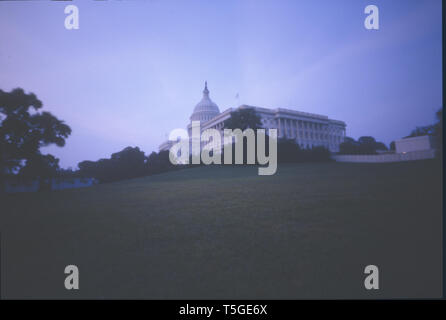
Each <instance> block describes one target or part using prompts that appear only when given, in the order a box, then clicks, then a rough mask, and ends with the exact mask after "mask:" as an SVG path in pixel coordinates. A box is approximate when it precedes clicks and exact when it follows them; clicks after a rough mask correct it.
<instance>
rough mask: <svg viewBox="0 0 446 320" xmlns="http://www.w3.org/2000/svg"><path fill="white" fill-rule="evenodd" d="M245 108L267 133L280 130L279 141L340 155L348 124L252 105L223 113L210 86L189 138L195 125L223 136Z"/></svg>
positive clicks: (194, 116) (196, 111) (163, 147)
mask: <svg viewBox="0 0 446 320" xmlns="http://www.w3.org/2000/svg"><path fill="white" fill-rule="evenodd" d="M245 108H252V109H254V110H255V111H256V113H257V114H258V115H259V117H260V119H261V122H262V127H263V128H265V129H267V132H268V129H277V136H278V138H279V139H292V140H294V141H295V142H296V143H297V144H298V145H299V146H300V147H301V148H303V149H311V148H313V147H316V146H323V147H325V148H327V149H328V150H329V151H331V152H339V145H340V144H341V143H342V142H343V141H344V137H345V134H346V124H345V122H343V121H339V120H333V119H329V118H328V117H327V116H324V115H318V114H314V113H308V112H301V111H296V110H290V109H284V108H277V109H267V108H262V107H255V106H249V105H241V106H239V107H237V108H229V109H226V110H225V111H223V112H220V109H219V108H218V106H217V104H216V103H215V102H213V101H212V100H211V98H210V96H209V90H208V88H207V83H205V87H204V90H203V98H202V99H201V101H200V102H199V103H198V104H197V105H196V106H195V108H194V111H193V113H192V115H191V117H190V123H189V124H188V126H187V131H188V133H189V137H190V136H191V130H192V124H191V123H192V121H200V127H201V131H204V130H206V129H210V128H212V129H217V130H220V131H221V133H222V136H223V129H224V122H225V120H227V119H229V118H230V116H231V112H234V111H236V110H238V109H245ZM173 143H174V142H173V141H166V142H164V143H162V144H161V145H160V146H159V150H160V151H164V150H169V149H170V147H171V145H172V144H173Z"/></svg>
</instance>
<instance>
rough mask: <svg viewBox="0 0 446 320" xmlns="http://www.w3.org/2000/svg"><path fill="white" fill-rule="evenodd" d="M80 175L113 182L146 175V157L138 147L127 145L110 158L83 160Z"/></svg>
mask: <svg viewBox="0 0 446 320" xmlns="http://www.w3.org/2000/svg"><path fill="white" fill-rule="evenodd" d="M78 167H79V175H80V176H82V177H93V178H96V179H98V180H99V181H101V182H112V181H118V180H124V179H131V178H135V177H140V176H144V175H145V174H146V173H147V168H146V157H145V155H144V152H143V151H141V150H140V149H139V148H138V147H135V148H132V147H127V148H124V149H123V150H121V151H119V152H116V153H113V154H112V155H111V158H110V159H99V160H98V161H82V162H80V163H79V164H78Z"/></svg>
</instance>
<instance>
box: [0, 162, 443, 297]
mask: <svg viewBox="0 0 446 320" xmlns="http://www.w3.org/2000/svg"><path fill="white" fill-rule="evenodd" d="M441 183H442V180H441V167H440V165H439V163H437V162H435V161H421V162H412V163H391V164H342V163H320V164H295V165H280V166H279V169H278V172H277V174H276V175H274V176H258V175H257V168H256V167H228V166H213V167H198V168H193V169H186V170H180V171H175V172H170V173H165V174H161V175H156V176H150V177H145V178H140V179H134V180H128V181H123V182H118V183H111V184H103V185H98V186H94V187H91V188H86V189H77V190H64V191H58V192H49V193H35V194H14V195H8V196H7V197H5V198H2V199H1V200H2V205H1V208H2V212H1V215H0V223H1V224H0V226H1V232H2V238H1V240H2V243H1V245H2V252H1V258H2V259H1V262H2V270H1V271H2V274H1V276H2V278H1V280H2V281H1V286H2V287H1V289H2V297H3V298H155V299H163V298H204V299H211V298H252V299H258V298H264V299H279V298H283V299H296V298H375V297H381V298H393V297H437V296H439V295H440V294H441V270H442V269H441V224H442V220H441ZM68 264H75V265H77V266H78V267H79V269H80V290H79V291H76V292H74V291H67V290H65V289H64V286H63V282H64V278H65V275H64V273H63V271H64V267H65V266H66V265H68ZM368 264H376V265H378V267H379V268H380V280H381V283H380V285H381V289H380V290H379V291H375V292H369V291H366V290H365V289H364V286H363V280H364V274H363V270H364V267H365V266H366V265H368Z"/></svg>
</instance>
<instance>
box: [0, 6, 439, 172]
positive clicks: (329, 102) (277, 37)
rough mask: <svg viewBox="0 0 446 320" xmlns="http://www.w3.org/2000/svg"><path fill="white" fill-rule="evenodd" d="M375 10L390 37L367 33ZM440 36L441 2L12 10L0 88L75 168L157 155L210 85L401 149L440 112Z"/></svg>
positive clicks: (223, 99) (0, 18)
mask: <svg viewBox="0 0 446 320" xmlns="http://www.w3.org/2000/svg"><path fill="white" fill-rule="evenodd" d="M69 4H75V5H76V6H77V7H78V8H79V27H80V28H79V29H78V30H67V29H66V28H65V26H64V21H65V17H66V16H67V15H66V14H65V13H64V8H65V7H66V6H67V5H69ZM369 4H374V5H376V6H378V8H379V30H367V29H366V28H365V27H364V20H365V18H366V16H367V15H366V14H365V13H364V8H365V7H366V6H367V5H369ZM441 27H442V25H441V0H373V1H371V0H367V1H363V0H336V1H334V0H300V1H296V0H289V1H287V0H213V1H209V0H188V1H184V0H178V1H173V0H127V1H124V0H121V1H118V0H108V1H93V0H74V1H71V2H55V1H47V0H41V1H0V89H2V90H4V91H10V90H12V89H13V88H17V87H21V88H23V89H24V90H25V91H26V92H34V93H35V94H36V95H37V96H38V98H39V99H40V100H42V102H43V105H44V108H43V110H46V111H50V112H51V113H53V114H54V115H55V116H56V117H58V118H59V119H62V120H64V121H65V122H66V123H67V124H68V125H69V126H70V127H71V128H72V130H73V132H72V134H71V136H70V137H69V138H68V139H67V143H66V145H65V146H64V147H63V148H59V147H55V146H52V147H48V148H45V149H44V150H43V153H51V154H53V155H55V156H57V157H58V158H60V165H61V166H62V167H65V168H67V167H72V168H76V166H77V164H78V163H79V162H80V161H83V160H98V159H100V158H107V157H110V155H111V154H112V153H114V152H117V151H120V150H122V149H123V148H125V147H127V146H138V147H140V148H141V149H142V150H143V151H144V152H145V153H146V154H150V153H151V152H152V151H158V146H159V144H161V143H162V142H163V141H164V140H166V137H167V134H168V133H169V132H170V131H171V130H173V129H175V128H185V127H186V125H187V124H188V122H189V117H190V115H191V114H192V111H193V109H194V106H195V105H196V104H197V103H198V102H199V101H200V100H201V97H202V90H203V87H204V81H205V80H207V81H208V87H209V90H210V95H211V99H212V100H213V101H214V102H215V103H217V105H218V106H219V108H220V111H224V110H226V109H228V108H230V107H236V106H238V105H240V104H248V105H253V106H259V107H266V108H278V107H280V108H289V109H293V110H298V111H304V112H311V113H317V114H322V115H326V116H328V117H330V118H332V119H337V120H342V121H344V122H346V124H347V136H350V137H353V138H355V139H357V138H358V137H360V136H364V135H370V136H373V137H375V138H376V139H377V140H379V141H383V142H384V143H386V144H389V143H390V142H391V141H392V140H395V139H399V138H402V137H404V136H406V135H408V134H409V133H410V131H411V130H412V129H414V128H415V127H416V126H422V125H427V124H431V123H433V122H434V120H435V117H434V114H435V111H436V110H438V109H440V108H441V106H442V62H441V58H442V42H441ZM237 94H238V96H239V98H238V99H236V96H237Z"/></svg>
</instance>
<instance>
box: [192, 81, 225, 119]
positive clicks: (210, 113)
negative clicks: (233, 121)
mask: <svg viewBox="0 0 446 320" xmlns="http://www.w3.org/2000/svg"><path fill="white" fill-rule="evenodd" d="M219 114H220V110H219V109H218V106H217V105H216V104H215V102H213V101H212V100H211V98H209V90H208V85H207V82H205V83H204V90H203V98H202V99H201V101H200V102H198V104H197V105H196V106H195V108H194V112H193V113H192V115H191V116H190V120H191V121H200V122H206V121H209V120H211V119H212V118H214V117H215V116H217V115H219Z"/></svg>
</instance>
